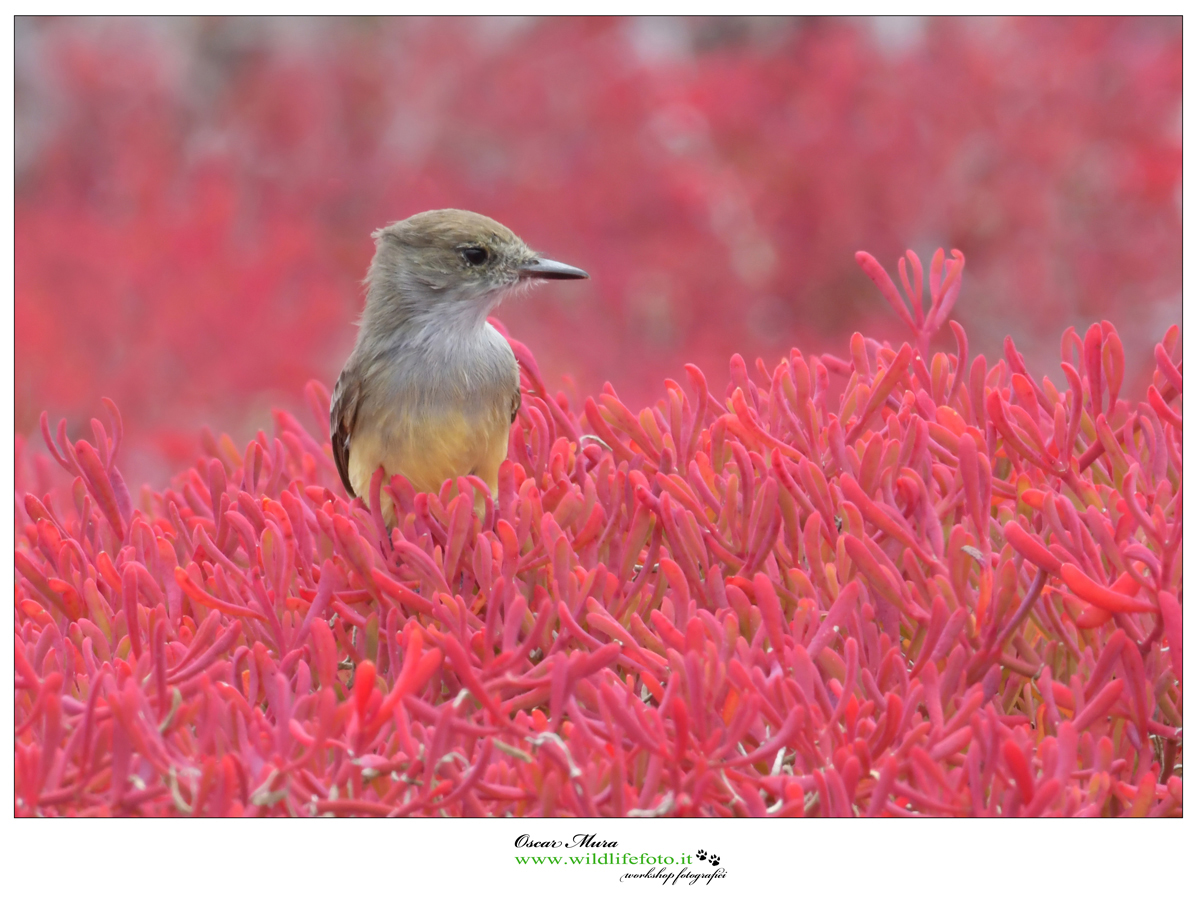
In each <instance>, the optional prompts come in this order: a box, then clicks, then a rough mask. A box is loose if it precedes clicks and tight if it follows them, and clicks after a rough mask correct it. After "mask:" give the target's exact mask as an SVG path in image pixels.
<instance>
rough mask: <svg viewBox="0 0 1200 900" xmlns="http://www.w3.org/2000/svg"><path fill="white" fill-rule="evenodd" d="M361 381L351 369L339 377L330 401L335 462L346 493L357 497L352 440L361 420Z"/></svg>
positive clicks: (330, 420)
mask: <svg viewBox="0 0 1200 900" xmlns="http://www.w3.org/2000/svg"><path fill="white" fill-rule="evenodd" d="M360 385H361V381H360V379H359V377H358V373H357V372H356V371H354V370H353V368H352V367H351V366H349V365H347V366H346V367H345V368H344V369H342V374H341V375H339V376H338V380H337V384H335V385H334V387H333V396H332V397H331V398H330V400H329V440H330V442H331V443H332V444H333V461H334V462H335V463H336V464H337V470H338V474H339V475H341V476H342V484H343V485H345V486H346V493H347V494H349V495H350V496H351V497H354V496H356V494H355V493H354V487H353V486H352V485H351V484H350V436H351V435H352V434H353V433H354V421H355V419H357V418H358V401H359V394H360V390H359V388H360Z"/></svg>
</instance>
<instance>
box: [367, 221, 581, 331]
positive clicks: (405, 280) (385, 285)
mask: <svg viewBox="0 0 1200 900" xmlns="http://www.w3.org/2000/svg"><path fill="white" fill-rule="evenodd" d="M373 236H374V238H375V258H374V259H373V260H372V261H371V268H370V270H369V272H368V273H367V283H368V285H369V293H368V307H370V306H371V305H372V304H375V305H377V306H379V307H380V308H379V309H378V312H379V313H380V314H382V315H384V316H387V317H389V318H390V317H391V315H394V314H397V313H398V314H401V315H402V316H403V317H404V318H408V317H411V316H414V315H416V316H419V317H421V318H426V317H427V316H429V315H434V316H438V317H447V318H453V319H465V320H469V321H478V322H482V321H483V320H484V318H485V317H486V316H487V313H488V312H489V311H490V310H491V309H492V308H494V307H495V306H496V304H498V303H499V302H500V300H501V299H502V298H503V297H504V295H505V294H506V293H508V292H509V291H510V290H513V289H515V288H517V287H519V286H522V285H533V284H535V283H537V282H539V281H543V280H547V279H560V278H587V277H588V274H587V272H584V271H583V270H582V269H577V268H575V267H574V266H568V265H566V264H564V263H560V262H555V261H554V260H552V259H546V258H545V257H543V256H541V255H540V254H538V253H535V252H534V251H533V250H531V249H529V247H528V246H527V245H526V244H525V242H524V241H522V240H521V239H520V238H519V237H517V236H516V235H515V234H513V233H512V231H510V230H509V229H508V228H505V227H504V226H503V225H501V224H500V223H499V222H497V221H496V220H495V219H489V218H488V217H487V216H482V215H480V214H479V213H473V212H468V211H466V210H461V209H436V210H430V211H429V212H423V213H417V215H415V216H410V217H409V218H407V219H404V220H402V221H400V222H393V223H392V224H391V225H388V226H387V227H385V228H381V229H379V230H378V231H376V232H375V234H374V235H373ZM389 307H390V308H389Z"/></svg>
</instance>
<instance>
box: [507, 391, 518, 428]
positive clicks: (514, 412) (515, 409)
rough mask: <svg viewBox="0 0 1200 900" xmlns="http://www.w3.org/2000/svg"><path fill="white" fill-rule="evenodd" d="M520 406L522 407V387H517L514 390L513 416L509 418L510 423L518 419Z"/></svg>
mask: <svg viewBox="0 0 1200 900" xmlns="http://www.w3.org/2000/svg"><path fill="white" fill-rule="evenodd" d="M520 408H521V389H520V388H517V389H516V391H514V392H513V398H512V416H511V417H509V420H508V424H509V425H511V424H512V423H513V422H515V421H517V410H519V409H520Z"/></svg>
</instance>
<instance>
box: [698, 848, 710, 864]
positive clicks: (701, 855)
mask: <svg viewBox="0 0 1200 900" xmlns="http://www.w3.org/2000/svg"><path fill="white" fill-rule="evenodd" d="M696 858H697V859H699V860H700V862H704V861H705V860H706V859H708V853H707V852H706V851H704V850H697V851H696Z"/></svg>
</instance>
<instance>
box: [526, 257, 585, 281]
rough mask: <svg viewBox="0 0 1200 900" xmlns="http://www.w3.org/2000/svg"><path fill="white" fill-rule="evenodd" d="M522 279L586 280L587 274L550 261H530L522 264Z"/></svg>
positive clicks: (581, 270) (572, 267) (564, 264)
mask: <svg viewBox="0 0 1200 900" xmlns="http://www.w3.org/2000/svg"><path fill="white" fill-rule="evenodd" d="M520 272H521V277H522V278H587V277H588V273H587V272H585V271H583V269H577V268H575V267H574V266H568V265H567V264H566V263H560V262H555V261H554V260H552V259H540V258H539V259H531V260H529V262H526V263H522V264H521V268H520Z"/></svg>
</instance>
